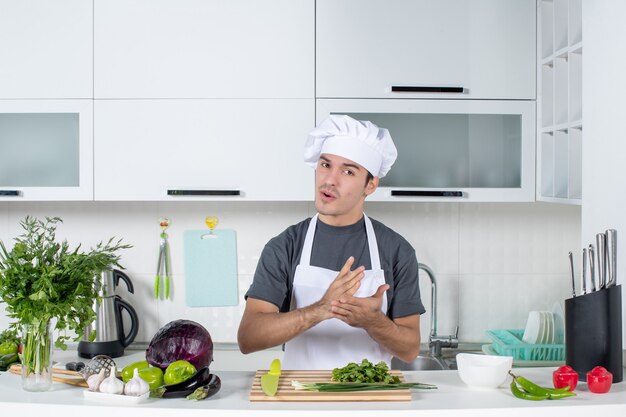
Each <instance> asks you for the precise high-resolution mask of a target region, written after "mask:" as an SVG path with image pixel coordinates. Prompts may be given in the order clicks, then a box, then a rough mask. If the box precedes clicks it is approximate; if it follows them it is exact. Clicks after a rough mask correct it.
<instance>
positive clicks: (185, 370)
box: [163, 361, 196, 385]
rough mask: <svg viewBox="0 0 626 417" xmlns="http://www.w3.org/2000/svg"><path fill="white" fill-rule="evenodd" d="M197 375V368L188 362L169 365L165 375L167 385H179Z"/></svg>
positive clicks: (164, 379) (175, 362)
mask: <svg viewBox="0 0 626 417" xmlns="http://www.w3.org/2000/svg"><path fill="white" fill-rule="evenodd" d="M195 373H196V367H195V366H193V365H192V364H190V363H189V362H187V361H174V362H172V363H170V364H169V366H168V367H167V369H166V370H165V375H163V382H165V385H172V384H178V383H179V382H183V381H184V380H185V379H187V378H189V377H190V376H192V375H193V374H195Z"/></svg>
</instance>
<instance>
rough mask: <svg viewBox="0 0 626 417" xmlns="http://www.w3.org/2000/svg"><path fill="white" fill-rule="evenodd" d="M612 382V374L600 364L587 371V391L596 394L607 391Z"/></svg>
mask: <svg viewBox="0 0 626 417" xmlns="http://www.w3.org/2000/svg"><path fill="white" fill-rule="evenodd" d="M612 384H613V374H612V373H610V372H609V371H607V370H606V368H604V367H602V366H596V367H595V368H593V369H592V370H591V371H589V372H587V386H588V387H589V391H591V392H594V393H596V394H604V393H605V392H609V390H610V389H611V385H612Z"/></svg>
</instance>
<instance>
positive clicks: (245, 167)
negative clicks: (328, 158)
mask: <svg viewBox="0 0 626 417" xmlns="http://www.w3.org/2000/svg"><path fill="white" fill-rule="evenodd" d="M314 107H315V105H314V100H313V99H288V100H276V99H247V100H239V99H234V100H218V99H208V100H96V101H95V112H96V115H97V117H96V123H95V199H96V200H124V201H132V200H143V201H190V200H209V201H210V200H220V201H225V200H226V201H241V200H249V201H263V200H264V201H272V200H274V201H280V200H293V201H297V200H301V201H310V200H312V199H313V170H312V169H311V168H310V167H308V166H307V165H306V164H304V162H302V158H303V143H304V138H306V135H307V133H308V132H309V131H310V130H311V127H312V126H313V124H314V120H313V114H314V112H315V108H314Z"/></svg>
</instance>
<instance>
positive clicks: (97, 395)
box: [83, 390, 150, 404]
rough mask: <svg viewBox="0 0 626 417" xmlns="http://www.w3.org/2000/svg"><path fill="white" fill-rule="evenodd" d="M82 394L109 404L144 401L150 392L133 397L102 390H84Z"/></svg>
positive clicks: (88, 398) (87, 397)
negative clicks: (107, 392)
mask: <svg viewBox="0 0 626 417" xmlns="http://www.w3.org/2000/svg"><path fill="white" fill-rule="evenodd" d="M83 396H84V397H85V399H86V400H90V401H97V402H104V403H109V404H137V403H140V402H144V401H146V400H147V399H148V397H149V396H150V393H149V392H146V393H145V394H143V395H141V396H139V397H134V396H132V395H122V394H106V393H104V392H94V391H89V390H84V391H83Z"/></svg>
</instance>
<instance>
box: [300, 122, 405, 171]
mask: <svg viewBox="0 0 626 417" xmlns="http://www.w3.org/2000/svg"><path fill="white" fill-rule="evenodd" d="M323 153H329V154H333V155H338V156H341V157H343V158H346V159H350V160H351V161H354V162H356V163H357V164H359V165H361V166H362V167H364V168H365V169H367V170H368V171H369V172H370V174H372V175H373V176H375V177H380V178H382V177H384V176H385V175H386V174H387V172H389V169H391V165H393V163H394V162H395V160H396V158H397V156H398V151H397V150H396V147H395V145H394V144H393V140H392V139H391V135H389V131H388V130H387V129H383V128H380V127H378V126H376V125H375V124H373V123H372V122H368V121H361V120H355V119H353V118H352V117H350V116H347V115H340V114H336V115H335V114H333V115H330V116H329V117H328V118H326V119H325V120H324V121H323V122H322V123H320V124H319V125H318V126H317V127H316V128H315V129H314V130H313V131H312V132H311V133H309V136H308V137H307V139H306V142H305V143H304V162H306V163H307V164H308V165H310V166H312V167H313V168H315V167H317V162H318V161H319V159H320V155H321V154H323Z"/></svg>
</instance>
